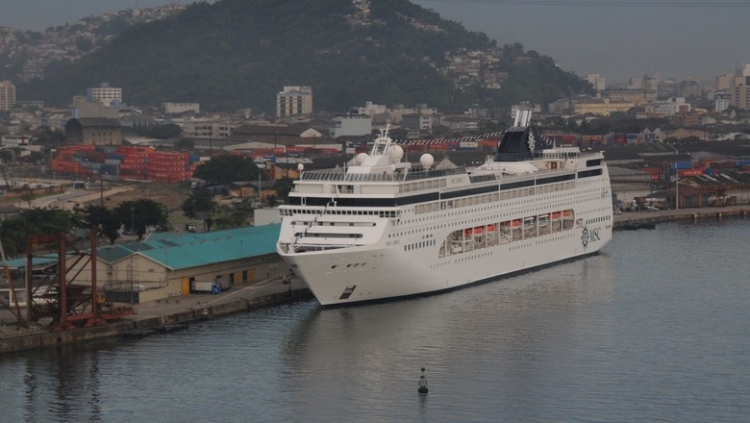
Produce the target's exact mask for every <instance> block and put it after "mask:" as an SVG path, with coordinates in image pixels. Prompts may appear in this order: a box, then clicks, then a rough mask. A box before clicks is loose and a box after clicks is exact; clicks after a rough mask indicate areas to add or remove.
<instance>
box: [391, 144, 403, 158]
mask: <svg viewBox="0 0 750 423" xmlns="http://www.w3.org/2000/svg"><path fill="white" fill-rule="evenodd" d="M388 155H389V156H390V157H391V160H392V161H394V162H400V161H401V158H402V157H404V149H403V148H401V146H400V145H392V146H391V148H389V149H388Z"/></svg>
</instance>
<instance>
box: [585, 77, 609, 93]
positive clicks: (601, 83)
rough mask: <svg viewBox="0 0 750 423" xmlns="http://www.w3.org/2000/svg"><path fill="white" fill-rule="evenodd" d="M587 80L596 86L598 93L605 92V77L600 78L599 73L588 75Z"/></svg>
mask: <svg viewBox="0 0 750 423" xmlns="http://www.w3.org/2000/svg"><path fill="white" fill-rule="evenodd" d="M584 79H585V80H587V81H589V82H590V83H591V85H593V86H594V89H595V90H596V92H601V91H604V89H605V88H606V85H605V80H604V77H603V76H599V74H598V73H589V74H586V77H585V78H584Z"/></svg>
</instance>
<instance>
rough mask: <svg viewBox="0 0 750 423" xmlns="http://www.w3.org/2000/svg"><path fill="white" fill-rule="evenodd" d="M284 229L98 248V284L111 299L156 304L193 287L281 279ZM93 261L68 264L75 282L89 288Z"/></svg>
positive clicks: (167, 237) (157, 238) (158, 237)
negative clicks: (278, 247) (280, 246)
mask: <svg viewBox="0 0 750 423" xmlns="http://www.w3.org/2000/svg"><path fill="white" fill-rule="evenodd" d="M279 230H280V225H279V224H271V225H264V226H255V227H245V228H236V229H230V230H223V231H215V232H206V233H177V234H175V233H155V234H151V235H150V236H149V237H148V238H147V239H146V240H144V241H141V242H131V243H125V244H116V245H111V246H106V247H101V248H98V249H97V260H96V274H97V285H98V286H99V287H101V289H102V290H103V291H105V292H106V293H107V297H108V299H110V300H112V301H119V300H121V299H128V300H129V299H130V298H135V301H138V302H146V301H156V300H161V299H165V298H171V297H179V296H183V295H187V294H189V293H190V292H191V286H193V285H194V282H196V281H199V282H207V281H217V280H221V281H222V282H223V283H224V284H225V285H227V284H228V285H232V284H240V283H245V284H252V283H255V282H258V281H261V280H266V279H271V278H282V277H285V276H287V275H288V274H289V269H288V267H287V266H286V264H284V262H283V261H281V259H280V257H279V256H278V254H277V253H276V241H277V240H278V237H279ZM89 263H90V261H87V260H82V261H81V262H80V263H69V265H71V266H70V267H69V270H68V272H69V273H72V274H77V275H78V276H77V277H76V282H75V283H83V284H90V283H91V276H90V275H91V269H90V267H89V266H90V264H89Z"/></svg>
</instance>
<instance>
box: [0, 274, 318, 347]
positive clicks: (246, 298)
mask: <svg viewBox="0 0 750 423" xmlns="http://www.w3.org/2000/svg"><path fill="white" fill-rule="evenodd" d="M311 296H312V295H311V294H310V292H309V291H308V290H307V288H306V287H305V286H304V284H303V283H302V282H301V281H299V280H297V279H296V278H294V279H292V281H291V282H289V283H284V281H283V280H282V279H273V280H267V281H261V282H259V283H256V284H253V285H235V286H234V287H232V289H230V290H228V291H226V292H222V293H221V294H215V295H212V294H191V295H187V296H183V297H174V298H172V299H169V300H162V301H158V302H153V303H145V304H136V305H134V309H135V314H134V315H132V316H127V317H124V318H122V319H120V320H119V321H117V322H113V323H109V324H106V325H102V326H95V327H90V328H79V329H73V330H63V331H53V330H51V329H50V328H48V327H42V326H40V325H38V324H37V325H32V326H30V327H25V328H16V327H15V326H10V325H6V326H0V354H2V353H8V352H13V351H23V350H29V349H35V348H45V347H53V346H57V345H66V344H74V343H80V342H86V341H91V340H96V339H102V338H109V337H117V336H125V335H127V334H129V333H133V332H136V331H148V330H150V329H158V328H164V327H168V326H170V325H177V324H186V323H191V322H196V321H200V320H205V319H210V318H212V317H217V316H223V315H228V314H233V313H240V312H245V311H248V310H253V309H258V308H261V307H266V306H270V305H275V304H282V303H287V302H291V301H294V300H297V299H308V298H311ZM144 333H145V332H144Z"/></svg>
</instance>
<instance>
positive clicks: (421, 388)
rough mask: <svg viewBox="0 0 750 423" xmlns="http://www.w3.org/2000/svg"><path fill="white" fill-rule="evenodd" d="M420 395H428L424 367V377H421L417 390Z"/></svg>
mask: <svg viewBox="0 0 750 423" xmlns="http://www.w3.org/2000/svg"><path fill="white" fill-rule="evenodd" d="M417 392H419V395H427V392H428V389H427V378H426V377H424V367H422V376H420V377H419V388H418V389H417Z"/></svg>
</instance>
